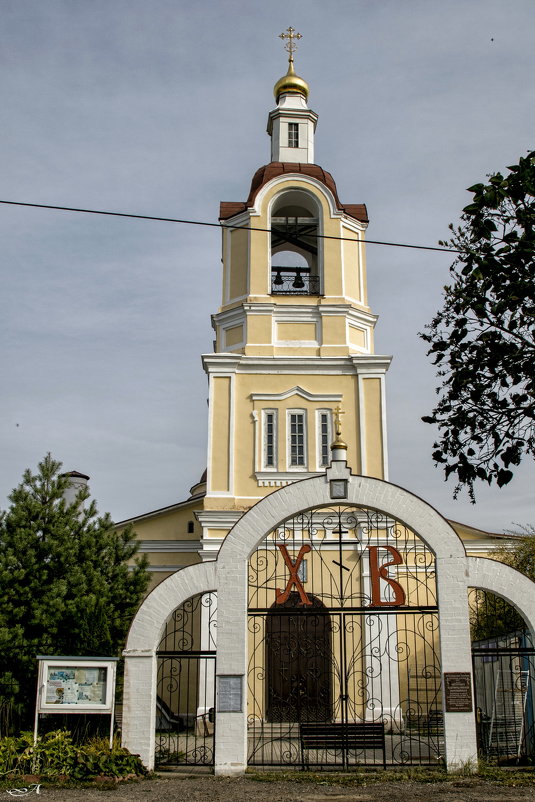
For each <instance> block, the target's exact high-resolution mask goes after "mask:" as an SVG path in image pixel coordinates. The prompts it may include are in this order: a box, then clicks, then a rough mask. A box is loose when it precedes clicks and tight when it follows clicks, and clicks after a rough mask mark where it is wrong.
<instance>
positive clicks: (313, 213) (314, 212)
mask: <svg viewBox="0 0 535 802" xmlns="http://www.w3.org/2000/svg"><path fill="white" fill-rule="evenodd" d="M271 292H272V294H274V295H319V294H320V270H319V247H318V209H317V207H316V203H315V202H314V200H313V199H312V197H311V196H310V195H308V194H307V193H305V192H301V191H299V190H291V191H289V192H284V193H283V194H281V195H280V196H279V197H278V198H277V199H276V201H275V203H274V206H273V209H272V212H271Z"/></svg>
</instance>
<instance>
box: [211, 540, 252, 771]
mask: <svg viewBox="0 0 535 802" xmlns="http://www.w3.org/2000/svg"><path fill="white" fill-rule="evenodd" d="M247 566H248V561H247V557H246V556H245V555H240V554H235V555H234V559H233V560H231V561H229V562H225V563H224V564H223V565H220V566H219V572H218V573H219V575H218V581H219V591H218V594H217V661H216V718H215V722H216V723H215V769H214V770H215V774H218V775H232V774H243V772H244V771H245V769H246V768H247ZM221 677H241V688H242V700H241V711H235V712H222V711H221V710H220V707H221V702H222V699H221V697H220V694H219V683H220V678H221Z"/></svg>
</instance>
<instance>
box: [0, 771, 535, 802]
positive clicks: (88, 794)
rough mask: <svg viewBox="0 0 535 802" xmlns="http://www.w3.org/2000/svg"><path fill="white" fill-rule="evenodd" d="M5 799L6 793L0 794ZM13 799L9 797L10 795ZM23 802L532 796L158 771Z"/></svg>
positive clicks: (447, 801) (490, 787) (484, 786)
mask: <svg viewBox="0 0 535 802" xmlns="http://www.w3.org/2000/svg"><path fill="white" fill-rule="evenodd" d="M0 796H2V797H3V798H4V799H5V800H6V802H7V800H8V799H9V797H8V796H7V792H6V791H3V792H1V793H0ZM11 798H13V796H12V797H11ZM24 798H25V799H27V800H28V801H29V802H105V800H109V802H123V800H125V801H126V800H128V802H174V800H180V802H415V800H433V802H435V800H436V801H437V802H438V801H439V800H444V802H494V801H495V802H498V801H499V802H501V801H502V800H504V802H519V801H520V800H528V799H529V800H535V781H533V784H532V785H530V786H527V787H526V786H521V787H509V786H502V785H499V786H498V785H494V784H492V783H488V782H484V781H482V780H478V779H475V778H462V777H460V778H457V779H454V780H452V781H451V782H447V783H446V782H444V783H422V782H403V783H399V782H386V783H380V784H370V785H368V784H366V785H357V786H341V785H336V784H330V783H329V777H328V776H327V777H326V778H325V780H320V781H319V782H314V783H312V782H288V781H284V780H280V781H279V780H276V781H272V782H259V781H257V780H253V779H251V778H248V777H238V778H231V779H230V778H226V777H213V776H191V775H177V774H175V775H164V776H157V777H155V778H154V779H150V780H142V781H140V782H129V783H119V784H117V786H115V787H112V788H110V787H109V786H106V787H105V788H104V787H103V788H98V787H91V788H75V789H69V788H49V787H46V786H45V787H42V788H41V789H40V794H39V796H36V794H35V793H34V792H32V793H30V794H28V795H25V796H24Z"/></svg>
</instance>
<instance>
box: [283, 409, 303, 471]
mask: <svg viewBox="0 0 535 802" xmlns="http://www.w3.org/2000/svg"><path fill="white" fill-rule="evenodd" d="M292 415H300V416H301V419H302V424H303V432H302V437H303V440H302V449H303V462H302V464H296V465H293V464H292ZM307 440H308V432H307V411H306V409H288V410H286V449H287V451H286V465H287V470H288V471H306V470H307V469H308V449H307Z"/></svg>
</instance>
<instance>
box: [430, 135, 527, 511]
mask: <svg viewBox="0 0 535 802" xmlns="http://www.w3.org/2000/svg"><path fill="white" fill-rule="evenodd" d="M507 169H508V170H509V173H508V174H507V175H506V176H503V175H502V174H501V173H496V174H495V175H492V176H490V177H489V180H488V183H486V184H475V185H474V186H472V187H470V188H469V190H468V191H469V192H471V193H472V194H473V200H472V203H470V204H469V205H468V206H466V207H465V208H464V209H463V214H462V217H461V224H460V226H459V227H458V228H454V227H453V226H452V225H450V229H451V231H452V232H453V237H452V238H451V240H449V241H448V242H441V244H442V245H448V246H450V247H454V248H456V249H457V250H458V251H459V256H458V258H457V259H456V260H455V262H454V263H453V265H452V266H451V268H450V273H451V277H452V282H451V284H449V285H448V286H446V287H444V305H443V307H442V309H441V310H440V311H439V312H438V313H437V314H436V316H435V317H434V318H433V320H432V321H431V323H430V324H429V325H428V326H427V327H426V330H425V331H424V332H422V333H420V337H422V338H423V339H424V340H425V341H426V342H427V343H429V345H430V348H429V351H428V354H429V355H430V356H431V357H432V359H433V363H434V364H435V365H436V366H437V367H438V371H437V375H438V377H439V378H440V381H441V384H440V386H439V387H438V388H437V394H438V396H439V399H438V402H437V405H436V406H435V408H434V409H433V411H432V414H431V415H427V416H425V417H424V418H422V420H424V421H425V422H426V423H431V424H435V425H437V426H438V429H439V432H440V439H439V440H437V441H436V442H435V443H434V445H433V448H434V451H433V459H434V460H435V462H436V463H438V464H441V465H442V466H443V468H444V472H445V476H446V478H448V477H449V476H450V475H453V476H455V477H456V479H457V485H456V487H455V491H454V496H457V495H458V493H459V491H460V490H461V489H462V488H463V487H464V488H466V489H467V490H468V493H469V495H470V498H471V499H472V501H474V500H475V494H474V484H475V482H476V481H478V480H482V481H485V482H487V483H488V484H491V483H492V482H496V483H497V484H498V486H499V487H502V486H503V485H506V484H507V483H508V482H510V481H511V479H512V478H513V469H514V468H515V466H518V465H519V464H520V462H521V460H522V459H523V458H524V457H526V456H531V457H533V456H535V261H534V254H535V151H534V152H531V153H529V154H528V155H527V156H526V157H523V158H521V159H520V161H519V163H518V164H515V165H512V166H511V167H508V168H507Z"/></svg>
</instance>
